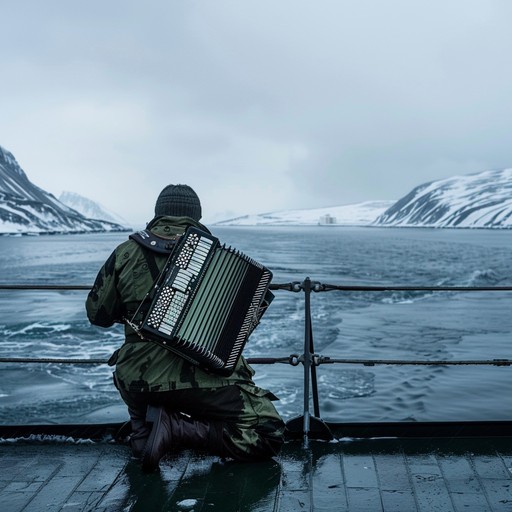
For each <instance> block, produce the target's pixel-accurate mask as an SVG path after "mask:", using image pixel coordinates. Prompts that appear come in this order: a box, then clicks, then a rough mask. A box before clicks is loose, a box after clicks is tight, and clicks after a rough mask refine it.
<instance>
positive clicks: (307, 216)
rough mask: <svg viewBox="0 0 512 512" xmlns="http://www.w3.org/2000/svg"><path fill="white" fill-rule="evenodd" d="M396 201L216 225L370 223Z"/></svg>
mask: <svg viewBox="0 0 512 512" xmlns="http://www.w3.org/2000/svg"><path fill="white" fill-rule="evenodd" d="M393 204H394V201H366V202H364V203H356V204H347V205H343V206H332V207H330V208H315V209H309V210H284V211H278V212H270V213H261V214H258V215H244V216H243V217H237V218H235V219H229V220H224V221H221V222H216V223H215V225H216V226H308V225H309V226H316V225H319V224H320V225H336V226H368V225H370V224H371V223H372V222H373V221H374V220H375V219H376V218H377V217H378V216H379V215H381V214H382V213H384V212H385V211H386V210H387V209H388V208H389V207H391V206H392V205H393Z"/></svg>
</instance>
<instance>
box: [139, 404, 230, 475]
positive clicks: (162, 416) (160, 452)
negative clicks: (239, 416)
mask: <svg viewBox="0 0 512 512" xmlns="http://www.w3.org/2000/svg"><path fill="white" fill-rule="evenodd" d="M146 421H147V422H149V423H153V428H152V429H151V433H150V434H149V438H148V441H147V443H146V446H145V450H144V453H143V455H142V469H143V470H144V471H147V472H150V471H154V470H155V469H157V468H158V463H159V462H160V459H161V458H162V457H163V456H164V455H165V454H166V453H169V452H173V451H179V450H180V449H184V448H193V449H196V450H206V451H208V452H209V453H210V454H212V455H220V456H222V455H223V442H222V425H221V424H220V423H213V422H206V421H198V420H193V419H191V418H189V417H188V416H184V415H183V414H179V413H171V414H168V413H167V412H166V411H165V409H164V408H163V407H153V406H151V405H150V406H149V407H148V412H147V416H146Z"/></svg>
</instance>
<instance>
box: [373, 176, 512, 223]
mask: <svg viewBox="0 0 512 512" xmlns="http://www.w3.org/2000/svg"><path fill="white" fill-rule="evenodd" d="M374 225H376V226H400V227H435V228H495V229H507V228H512V169H501V170H488V171H484V172H481V173H477V174H468V175H464V176H454V177H452V178H448V179H444V180H438V181H433V182H430V183H424V184H423V185H419V186H418V187H416V188H414V189H413V190H412V191H411V192H410V193H409V194H407V195H406V196H404V197H403V198H402V199H400V200H398V201H397V202H396V203H395V204H394V205H393V206H392V207H391V208H389V209H388V210H386V211H385V212H384V213H383V214H382V215H380V216H379V217H378V218H377V219H376V220H375V222H374Z"/></svg>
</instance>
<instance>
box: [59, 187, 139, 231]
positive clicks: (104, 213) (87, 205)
mask: <svg viewBox="0 0 512 512" xmlns="http://www.w3.org/2000/svg"><path fill="white" fill-rule="evenodd" d="M59 201H60V202H61V203H63V204H65V205H66V206H69V207H70V208H73V210H76V211H77V212H78V213H81V214H82V215H83V216H84V217H87V218H88V219H96V220H106V221H109V222H115V223H117V224H121V225H123V226H128V224H129V223H128V222H127V221H126V220H124V219H122V218H121V217H120V216H119V215H117V214H115V213H114V212H111V211H110V210H108V209H107V208H105V207H104V206H103V205H101V204H99V203H96V202H95V201H93V200H92V199H88V198H87V197H84V196H81V195H80V194H76V193H75V192H67V191H65V192H62V193H61V195H60V196H59Z"/></svg>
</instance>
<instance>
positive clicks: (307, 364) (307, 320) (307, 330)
mask: <svg viewBox="0 0 512 512" xmlns="http://www.w3.org/2000/svg"><path fill="white" fill-rule="evenodd" d="M302 289H303V290H304V362H303V365H304V416H303V429H302V430H303V434H304V443H307V441H308V435H309V426H310V415H309V387H310V386H309V377H310V371H311V363H312V354H311V345H310V339H311V279H310V278H309V277H306V279H304V282H303V283H302Z"/></svg>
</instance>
